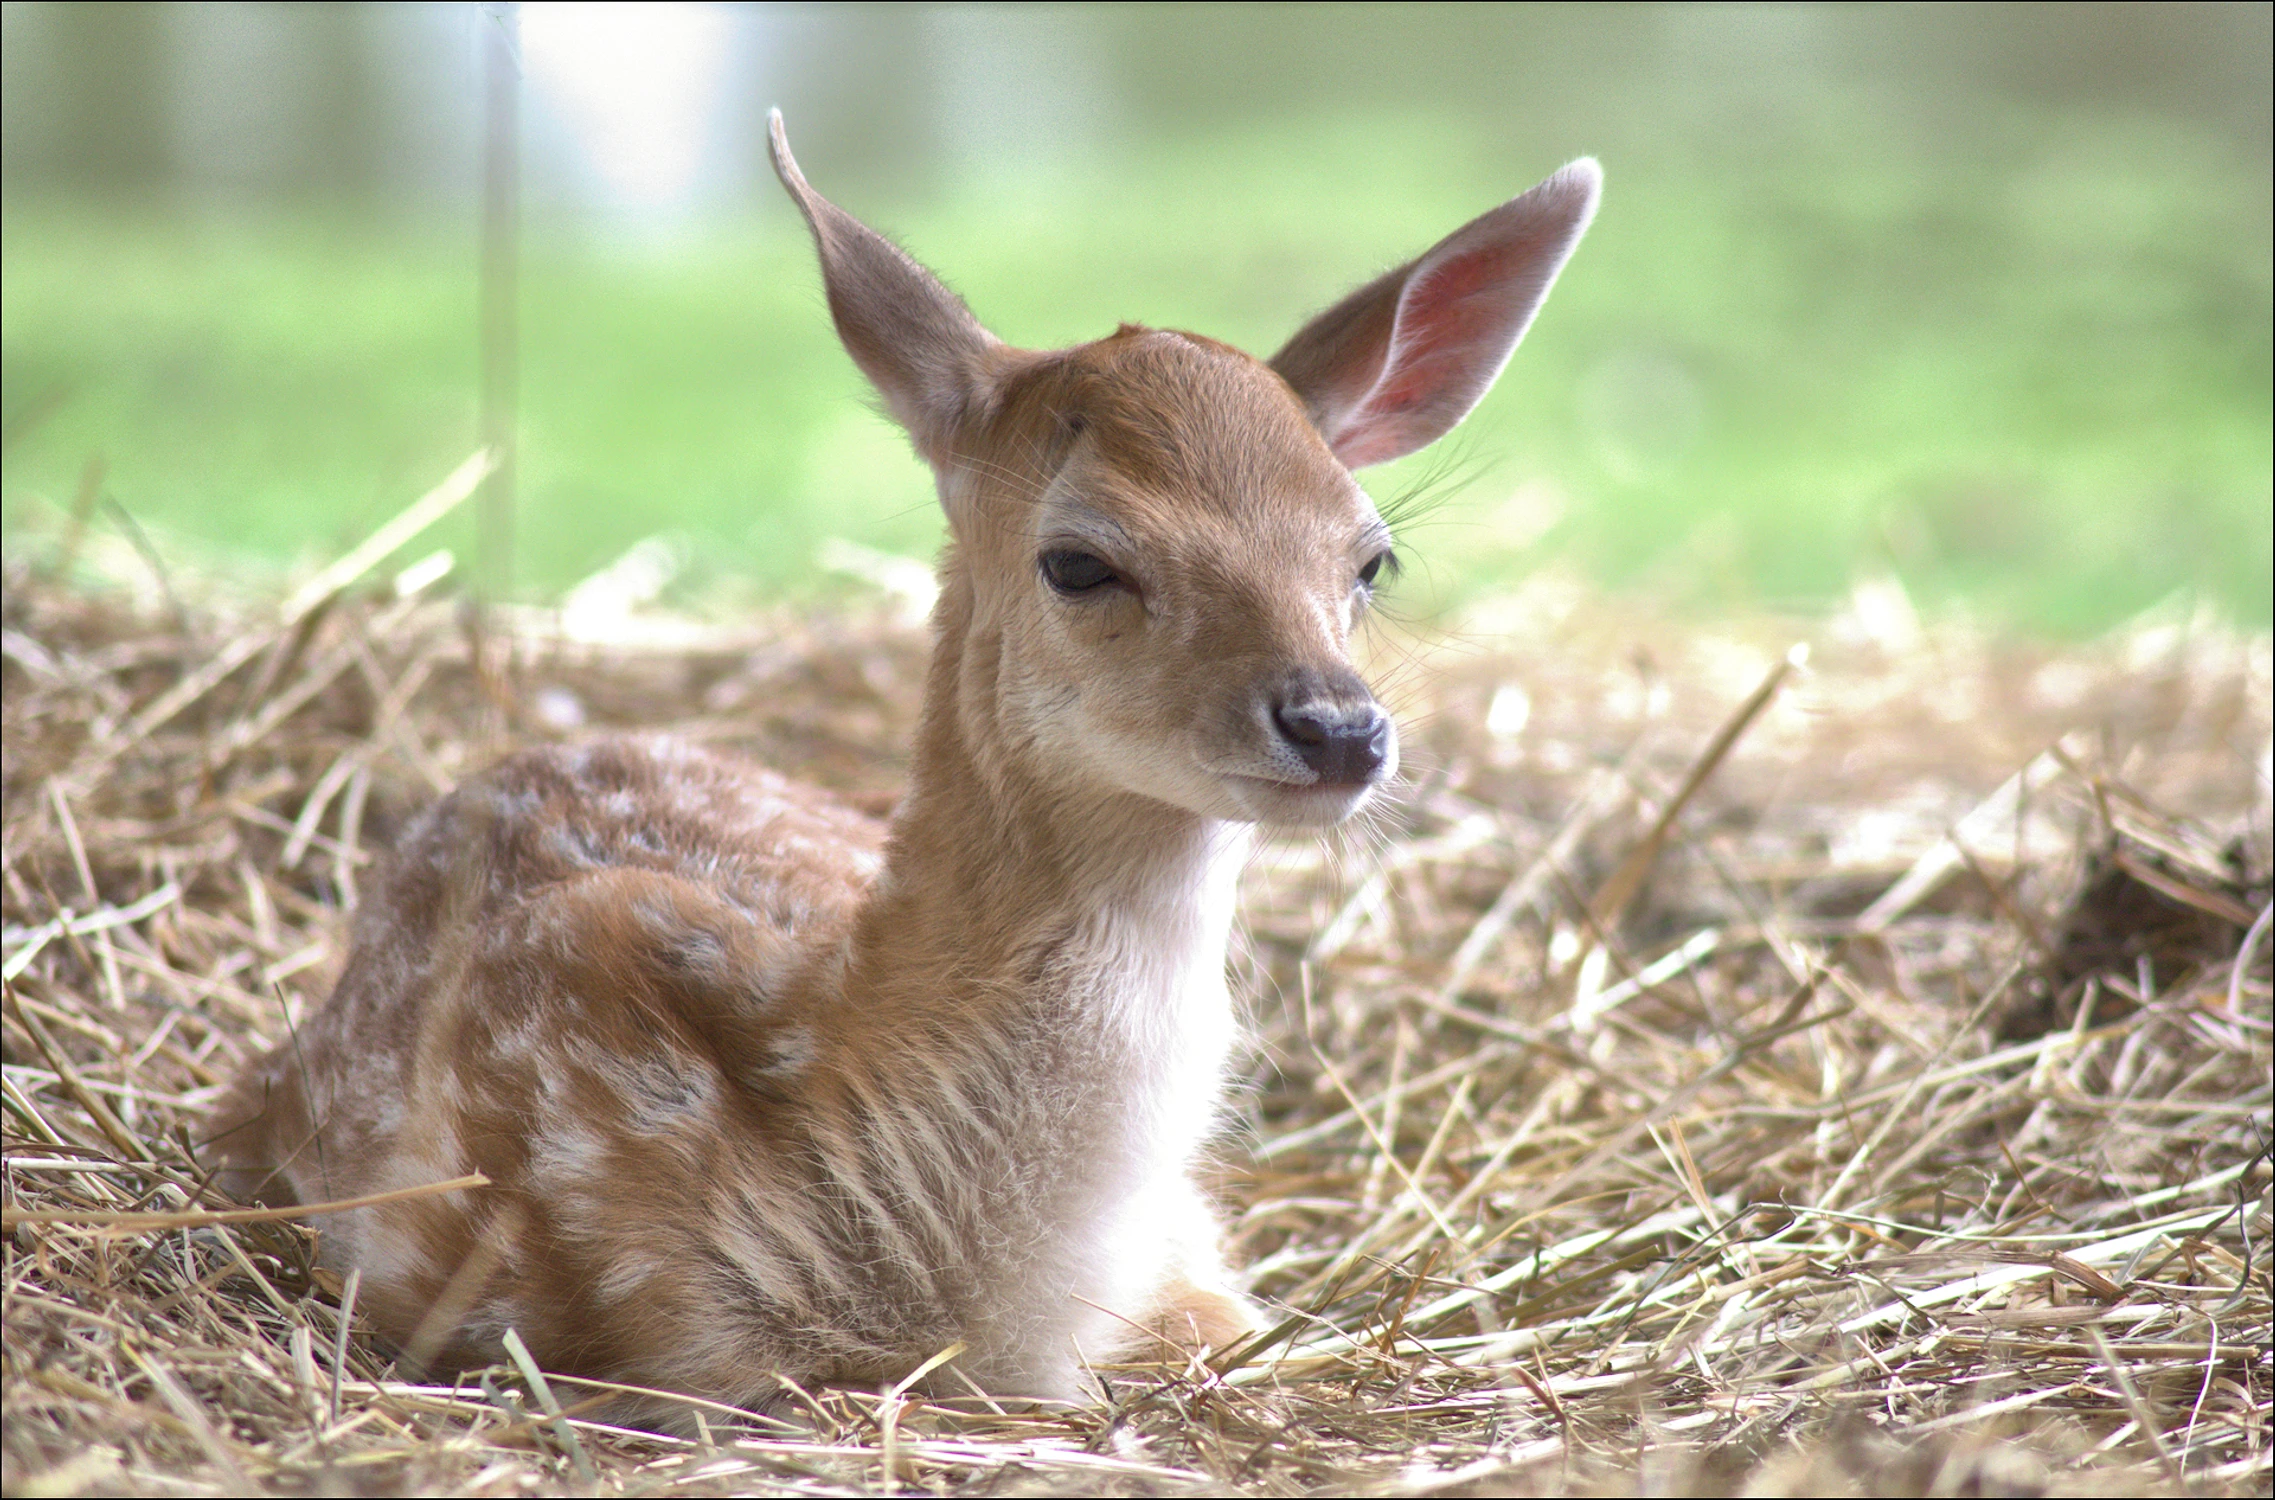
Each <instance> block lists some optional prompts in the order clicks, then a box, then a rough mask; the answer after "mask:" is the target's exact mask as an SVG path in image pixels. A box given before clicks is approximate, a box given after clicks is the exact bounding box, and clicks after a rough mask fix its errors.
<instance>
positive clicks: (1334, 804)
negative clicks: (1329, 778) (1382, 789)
mask: <svg viewBox="0 0 2275 1500" xmlns="http://www.w3.org/2000/svg"><path fill="white" fill-rule="evenodd" d="M1224 784H1225V789H1226V790H1227V791H1228V792H1230V793H1231V795H1232V798H1233V800H1234V801H1235V802H1236V803H1238V804H1239V806H1240V808H1241V810H1242V811H1243V812H1244V813H1245V814H1246V818H1247V821H1249V822H1252V823H1262V824H1266V825H1268V826H1270V827H1275V828H1332V827H1334V826H1335V825H1336V824H1338V823H1342V822H1344V821H1346V820H1348V819H1349V818H1350V817H1351V815H1352V814H1354V813H1356V812H1357V811H1358V810H1359V809H1360V808H1362V807H1364V806H1366V805H1367V803H1368V802H1370V801H1372V800H1373V798H1374V794H1375V790H1376V788H1377V787H1379V786H1380V785H1381V784H1382V783H1381V782H1380V781H1379V780H1378V781H1366V782H1359V783H1356V784H1352V783H1340V782H1338V783H1327V784H1322V783H1319V782H1310V783H1300V782H1293V781H1279V780H1275V779H1273V778H1271V777H1266V776H1239V775H1227V776H1226V777H1225V778H1224Z"/></svg>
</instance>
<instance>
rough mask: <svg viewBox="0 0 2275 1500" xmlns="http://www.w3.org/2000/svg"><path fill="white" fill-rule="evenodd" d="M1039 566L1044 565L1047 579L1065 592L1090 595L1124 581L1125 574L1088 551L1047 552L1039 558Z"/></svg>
mask: <svg viewBox="0 0 2275 1500" xmlns="http://www.w3.org/2000/svg"><path fill="white" fill-rule="evenodd" d="M1037 566H1039V567H1040V568H1042V570H1043V578H1044V580H1045V581H1046V582H1048V583H1049V584H1050V586H1051V587H1052V588H1054V589H1057V590H1058V591H1059V592H1060V593H1062V594H1087V593H1089V592H1091V591H1092V590H1093V589H1102V588H1104V587H1106V586H1107V585H1108V584H1113V583H1120V582H1121V581H1122V575H1121V574H1119V573H1117V572H1115V571H1114V570H1113V569H1112V568H1110V567H1108V566H1107V565H1106V563H1105V561H1104V559H1102V558H1097V557H1093V556H1091V555H1090V554H1089V553H1087V552H1074V551H1064V552H1046V553H1044V554H1043V555H1042V556H1041V557H1040V558H1039V559H1037Z"/></svg>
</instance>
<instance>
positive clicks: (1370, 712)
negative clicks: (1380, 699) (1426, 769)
mask: <svg viewBox="0 0 2275 1500" xmlns="http://www.w3.org/2000/svg"><path fill="white" fill-rule="evenodd" d="M1272 722H1273V723H1274V724H1276V725H1278V726H1279V731H1280V737H1281V738H1282V739H1285V740H1286V741H1287V742H1288V745H1289V747H1290V748H1291V749H1293V750H1294V751H1295V753H1296V755H1297V756H1298V757H1299V758H1301V759H1302V761H1303V763H1304V764H1305V765H1307V766H1309V767H1311V769H1312V770H1313V772H1315V773H1316V774H1317V775H1318V777H1319V784H1320V785H1322V786H1364V785H1366V784H1367V783H1369V782H1371V781H1373V780H1374V779H1375V778H1376V777H1377V776H1378V775H1380V774H1381V773H1382V768H1383V764H1384V762H1386V761H1388V760H1389V759H1390V715H1388V714H1386V713H1384V712H1383V711H1382V709H1381V707H1380V706H1378V705H1377V704H1376V703H1375V701H1374V700H1373V699H1372V698H1362V699H1360V700H1359V701H1358V702H1356V703H1353V702H1349V701H1347V700H1339V699H1336V698H1326V697H1318V696H1313V695H1306V696H1304V697H1302V698H1300V699H1296V700H1295V701H1292V702H1290V701H1284V700H1283V701H1282V702H1279V703H1275V704H1274V705H1273V706H1272Z"/></svg>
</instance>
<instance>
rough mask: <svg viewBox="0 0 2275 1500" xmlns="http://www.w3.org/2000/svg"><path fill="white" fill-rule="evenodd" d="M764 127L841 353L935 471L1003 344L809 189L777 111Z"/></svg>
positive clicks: (900, 254) (934, 280)
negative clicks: (814, 261)
mask: <svg viewBox="0 0 2275 1500" xmlns="http://www.w3.org/2000/svg"><path fill="white" fill-rule="evenodd" d="M766 126H767V137H768V140H769V141H770V142H771V144H772V146H773V148H774V173H775V175H776V176H777V177H780V178H781V179H782V186H783V187H784V188H786V189H788V190H789V193H790V197H791V198H792V199H793V200H794V201H795V202H796V203H797V205H798V211H799V212H800V213H802V214H804V215H805V216H806V226H807V227H808V228H809V229H811V230H812V231H813V233H814V249H815V250H816V251H817V252H819V254H820V256H821V262H822V283H823V285H824V286H825V287H826V288H827V289H828V291H829V312H830V317H831V318H832V319H833V320H835V322H836V323H837V336H838V338H839V340H840V341H842V342H843V343H844V345H845V352H846V353H848V354H850V355H852V356H853V362H854V363H855V364H857V365H859V366H860V367H861V373H862V374H864V375H866V376H868V377H869V383H870V384H871V385H874V386H875V387H876V388H877V392H878V394H880V395H882V396H883V397H884V398H885V405H886V407H887V409H889V410H890V411H891V412H892V414H893V418H894V420H896V421H898V422H899V423H900V424H901V426H902V427H904V428H906V429H907V430H908V435H909V437H910V439H911V440H912V441H914V442H915V444H916V449H917V452H919V453H921V454H922V455H924V457H925V458H927V459H930V460H932V461H933V462H935V463H938V462H940V461H941V460H943V459H945V458H946V457H947V454H948V450H949V447H950V445H951V443H952V441H953V439H954V437H955V434H956V431H957V429H958V428H959V427H960V426H962V424H963V421H964V418H965V416H966V414H967V413H968V412H970V411H971V410H972V408H973V407H974V406H976V405H978V404H979V403H980V402H981V400H982V399H983V396H984V392H985V391H986V388H987V379H988V377H987V369H988V358H987V356H988V354H989V352H990V351H991V350H994V349H997V348H1000V347H1001V344H1000V342H999V341H998V340H997V339H996V337H995V335H993V334H991V333H989V332H988V331H987V330H986V329H985V328H982V327H981V326H980V323H979V319H977V318H975V317H973V316H972V313H971V309H970V308H968V307H966V306H964V304H963V302H962V300H961V299H959V298H958V297H957V296H956V294H955V293H954V292H951V291H949V290H948V289H947V288H946V287H944V286H942V285H941V284H940V280H939V278H938V277H936V276H934V275H933V274H932V273H931V272H930V271H927V270H926V269H924V267H922V266H920V265H918V264H917V263H916V262H915V261H914V260H913V259H911V258H910V256H909V254H908V252H906V251H905V250H902V249H901V248H900V247H899V246H898V245H895V244H894V243H893V242H892V241H890V240H888V239H886V238H885V237H884V236H883V235H881V234H879V233H877V231H875V230H874V229H871V228H870V227H869V226H868V225H866V224H864V223H862V222H861V221H860V220H859V219H856V218H854V217H853V215H851V214H849V213H847V212H846V211H845V210H844V209H842V208H839V207H838V206H837V205H836V204H834V203H832V202H830V201H829V200H828V199H827V198H824V197H823V196H822V195H821V194H819V193H817V192H815V191H814V190H813V189H812V188H811V187H809V186H807V184H806V175H805V173H803V172H801V171H799V170H798V162H797V158H795V157H793V156H792V155H791V154H790V140H789V137H788V136H786V135H785V134H784V133H783V130H782V111H780V110H774V111H772V112H771V113H770V114H769V115H768V116H767V122H766Z"/></svg>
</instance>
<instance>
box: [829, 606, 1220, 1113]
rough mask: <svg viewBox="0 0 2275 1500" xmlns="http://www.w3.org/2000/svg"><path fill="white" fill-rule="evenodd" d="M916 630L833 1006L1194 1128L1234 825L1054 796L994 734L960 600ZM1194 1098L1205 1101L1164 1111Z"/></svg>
mask: <svg viewBox="0 0 2275 1500" xmlns="http://www.w3.org/2000/svg"><path fill="white" fill-rule="evenodd" d="M934 629H935V641H936V644H935V647H934V654H933V660H932V665H931V668H930V671H929V674H928V677H927V681H926V690H925V705H924V713H923V717H922V719H921V721H920V725H919V729H918V734H917V742H916V754H915V758H914V762H913V764H912V766H911V769H910V778H909V791H908V795H907V797H906V798H905V799H904V801H903V803H902V807H901V811H900V813H899V815H898V817H897V818H896V820H895V824H894V830H893V838H892V843H891V848H890V851H889V853H888V855H887V858H886V865H885V870H884V873H883V875H882V876H881V877H880V879H879V881H878V884H877V887H876V890H875V892H874V893H873V895H872V896H871V898H870V900H869V902H868V903H867V905H866V907H865V908H864V910H863V911H862V913H861V917H860V920H859V921H858V923H857V925H856V929H855V933H854V937H853V944H852V950H851V953H850V954H849V959H850V963H849V969H848V980H849V982H850V988H852V989H853V990H855V991H857V992H859V999H860V1001H861V1003H862V1004H863V1005H864V1006H865V1007H870V1008H873V1010H874V1013H875V1014H876V1015H877V1016H878V1019H879V1022H880V1023H881V1024H883V1025H897V1026H900V1027H904V1028H907V1029H906V1030H904V1031H903V1033H902V1034H903V1035H913V1034H920V1033H924V1032H931V1033H933V1034H934V1035H938V1034H940V1033H941V1032H955V1031H963V1030H966V1029H967V1028H969V1027H971V1026H972V1025H973V1024H974V1023H979V1024H983V1025H984V1024H988V1023H990V1022H992V1023H993V1025H995V1026H996V1027H998V1028H1006V1029H1008V1030H1010V1031H1011V1032H1013V1033H1015V1034H1018V1035H1020V1036H1022V1037H1024V1038H1026V1039H1027V1040H1029V1041H1030V1042H1031V1043H1034V1044H1037V1045H1043V1046H1047V1047H1050V1048H1052V1049H1054V1050H1058V1051H1061V1053H1062V1055H1064V1056H1066V1057H1067V1060H1068V1061H1069V1062H1070V1063H1074V1064H1077V1065H1078V1066H1077V1067H1076V1070H1075V1075H1074V1076H1076V1077H1081V1076H1085V1073H1084V1070H1083V1069H1082V1068H1081V1067H1080V1066H1079V1064H1080V1063H1081V1062H1082V1061H1083V1060H1084V1059H1085V1058H1088V1059H1090V1060H1092V1061H1094V1063H1095V1066H1096V1067H1097V1068H1098V1069H1100V1070H1102V1072H1101V1076H1099V1077H1098V1093H1099V1094H1100V1095H1101V1096H1106V1095H1113V1096H1117V1097H1122V1096H1132V1095H1134V1096H1135V1097H1133V1098H1132V1102H1133V1103H1134V1104H1137V1105H1138V1107H1140V1108H1146V1107H1148V1106H1149V1105H1151V1106H1156V1107H1169V1108H1182V1107H1186V1106H1187V1105H1192V1106H1194V1107H1195V1108H1196V1111H1197V1115H1198V1117H1199V1118H1200V1119H1201V1120H1203V1121H1205V1119H1206V1116H1207V1115H1208V1114H1209V1112H1210V1102H1213V1097H1214V1093H1215V1089H1216V1086H1217V1071H1218V1069H1219V1067H1220V1066H1221V1062H1222V1059H1223V1055H1224V1052H1225V1050H1226V1048H1227V1047H1228V1046H1229V1044H1230V1041H1231V1036H1232V1020H1231V1014H1230V1006H1229V1001H1228V998H1227V995H1226V991H1225V983H1224V964H1225V952H1226V946H1227V942H1228V940H1229V937H1230V929H1231V921H1232V913H1233V907H1234V902H1235V895H1236V887H1237V882H1238V878H1239V873H1240V869H1241V867H1242V865H1243V864H1244V863H1245V861H1246V858H1247V854H1248V850H1249V847H1250V830H1249V828H1248V826H1247V825H1245V824H1239V823H1228V822H1224V821H1220V820H1217V819H1211V818H1206V817H1202V816H1200V815H1198V814H1195V813H1191V812H1188V811H1185V810H1184V809H1181V808H1175V807H1171V806H1169V805H1167V804H1165V803H1161V802H1158V801H1154V800H1152V799H1150V798H1144V797H1139V796H1134V795H1131V794H1128V793H1122V792H1115V791H1107V790H1100V789H1096V788H1089V789H1084V788H1080V787H1074V786H1070V785H1069V784H1068V781H1067V779H1066V778H1064V777H1054V776H1053V775H1051V774H1050V770H1049V768H1048V767H1045V766H1041V765H1038V764H1036V763H1035V759H1034V756H1033V754H1032V751H1031V749H1029V748H1028V747H1023V746H1021V745H1019V744H1017V743H1015V742H1014V741H1013V737H1011V736H1008V735H1006V734H1005V733H1003V731H1002V727H1001V726H1002V717H1001V714H1000V707H1001V693H1002V691H1003V687H1002V682H1001V675H1000V672H999V667H1000V665H1001V652H1002V637H1001V634H1000V632H999V631H997V630H994V629H992V628H990V627H989V626H988V625H987V624H985V623H984V622H979V621H975V619H974V616H973V610H972V608H971V600H970V591H969V586H968V584H964V585H959V583H958V582H957V581H954V580H952V581H951V583H950V586H949V588H948V589H947V590H946V591H945V592H944V596H943V599H942V602H941V605H940V608H939V611H938V613H937V615H936V616H935V619H934ZM930 1019H937V1020H938V1021H939V1022H940V1026H939V1028H938V1029H937V1030H936V1029H935V1028H934V1027H931V1026H926V1025H924V1024H923V1022H924V1021H926V1020H930ZM911 1022H915V1023H917V1024H916V1025H915V1026H913V1027H911V1026H909V1023H911ZM1042 1071H1043V1070H1041V1069H1038V1070H1037V1072H1038V1074H1040V1073H1041V1072H1042ZM1204 1072H1205V1073H1206V1074H1207V1077H1206V1079H1205V1081H1204V1080H1202V1079H1201V1078H1200V1077H1198V1076H1197V1075H1198V1074H1200V1073H1204ZM1116 1075H1118V1076H1116ZM1149 1081H1151V1082H1152V1083H1154V1084H1155V1085H1157V1087H1155V1088H1152V1089H1149V1088H1148V1087H1147V1083H1148V1082H1149ZM1064 1082H1065V1075H1061V1077H1060V1078H1059V1079H1057V1080H1055V1083H1054V1086H1062V1085H1063V1084H1064ZM1196 1089H1205V1091H1206V1092H1207V1094H1208V1095H1209V1101H1207V1102H1204V1101H1191V1100H1182V1099H1176V1100H1173V1099H1171V1098H1169V1097H1165V1096H1182V1095H1184V1094H1186V1093H1188V1092H1191V1091H1193V1090H1196ZM1148 1095H1153V1096H1157V1097H1153V1098H1151V1099H1147V1098H1146V1097H1145V1096H1148Z"/></svg>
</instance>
